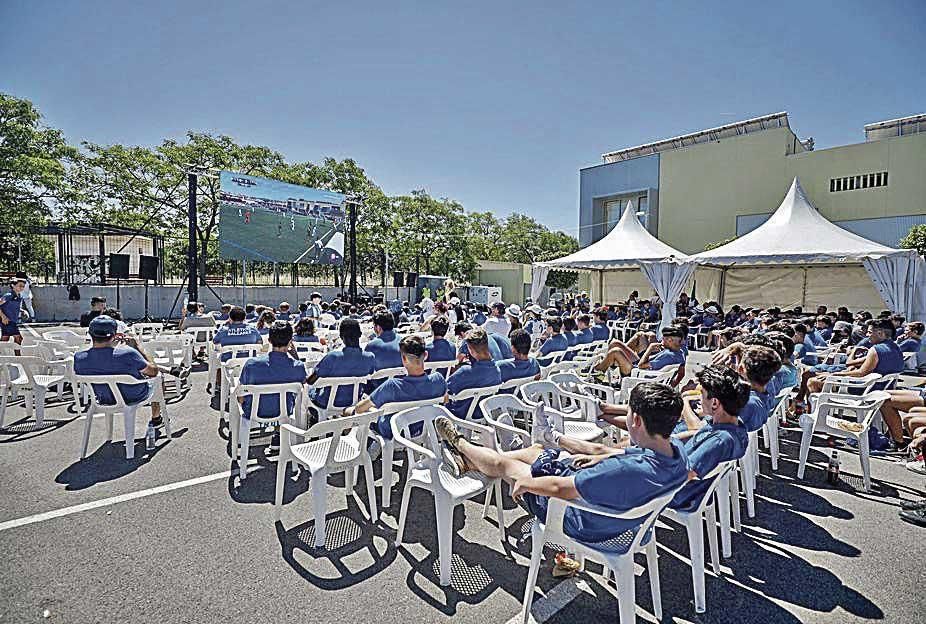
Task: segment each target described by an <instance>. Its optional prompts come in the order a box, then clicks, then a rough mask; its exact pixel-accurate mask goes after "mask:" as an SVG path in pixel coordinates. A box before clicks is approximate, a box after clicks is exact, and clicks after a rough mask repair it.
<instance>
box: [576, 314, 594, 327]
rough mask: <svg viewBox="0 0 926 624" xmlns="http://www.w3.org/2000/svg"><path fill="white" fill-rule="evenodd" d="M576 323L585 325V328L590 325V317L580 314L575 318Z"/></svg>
mask: <svg viewBox="0 0 926 624" xmlns="http://www.w3.org/2000/svg"><path fill="white" fill-rule="evenodd" d="M576 323H585V326H586V327H588V326H589V325H591V324H592V317H590V316H589V315H588V314H580V315H579V316H577V317H576Z"/></svg>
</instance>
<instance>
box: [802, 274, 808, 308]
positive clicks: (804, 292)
mask: <svg viewBox="0 0 926 624" xmlns="http://www.w3.org/2000/svg"><path fill="white" fill-rule="evenodd" d="M803 268H804V283H803V285H801V309H802V310H803V309H804V308H806V307H807V267H803Z"/></svg>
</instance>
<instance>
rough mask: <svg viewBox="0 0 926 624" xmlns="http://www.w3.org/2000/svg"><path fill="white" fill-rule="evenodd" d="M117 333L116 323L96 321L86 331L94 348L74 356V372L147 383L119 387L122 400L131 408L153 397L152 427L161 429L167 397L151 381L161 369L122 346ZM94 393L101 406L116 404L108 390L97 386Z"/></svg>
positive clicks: (105, 319) (103, 317)
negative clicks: (119, 376)
mask: <svg viewBox="0 0 926 624" xmlns="http://www.w3.org/2000/svg"><path fill="white" fill-rule="evenodd" d="M117 329H118V324H117V322H116V320H115V319H113V318H111V317H109V316H106V315H103V314H101V315H99V316H97V317H94V319H93V320H92V321H90V327H89V328H88V330H87V333H88V334H89V335H90V339H91V340H92V342H93V345H92V346H91V347H90V348H89V349H86V350H84V351H78V352H77V353H75V354H74V372H75V373H77V374H78V375H129V376H131V377H134V378H135V379H139V380H143V379H146V380H148V383H145V384H133V385H122V384H119V385H118V388H119V391H120V392H121V393H122V399H123V400H124V401H125V402H126V403H127V404H129V405H134V404H137V403H141V402H143V401H145V400H146V399H148V398H149V397H151V398H152V399H153V400H152V401H151V421H150V423H149V424H151V425H152V426H155V427H160V426H161V425H162V424H163V418H162V416H161V405H162V404H163V403H164V393H163V388H162V385H161V384H159V383H156V382H155V380H154V379H151V378H153V377H157V375H158V372H160V369H159V368H158V366H157V365H156V364H154V363H153V362H151V361H149V360H148V359H146V358H145V356H144V354H142V353H141V352H140V351H139V350H138V349H137V348H135V347H133V346H129V345H127V344H119V342H120V341H121V340H120V338H119V337H118V334H117ZM133 341H134V339H133ZM133 344H135V343H134V342H133ZM93 392H94V394H95V395H96V398H97V401H98V402H99V404H100V405H114V404H115V403H116V398H115V397H114V396H113V394H112V392H111V391H110V389H109V386H104V385H97V384H94V386H93Z"/></svg>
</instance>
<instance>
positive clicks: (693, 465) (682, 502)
mask: <svg viewBox="0 0 926 624" xmlns="http://www.w3.org/2000/svg"><path fill="white" fill-rule="evenodd" d="M748 445H749V433H748V432H747V431H746V426H745V425H744V424H743V423H742V421H740V422H739V423H737V424H735V425H731V424H726V423H719V424H714V423H712V422H708V423H706V424H705V425H704V426H703V427H701V429H699V430H698V432H697V433H695V434H694V435H693V436H692V437H690V438H688V440H687V441H686V442H685V451H686V452H687V453H688V468H689V470H693V471H694V472H695V473H696V474H697V475H698V477H699V478H698V479H695V480H693V481H689V482H688V483H686V484H685V485H684V486H683V487H682V489H681V490H679V491H678V493H677V494H676V495H675V498H673V499H672V502H671V503H669V507H671V508H672V509H678V510H681V511H694V510H695V509H697V507H698V505H700V504H701V500H702V499H703V498H704V493H705V492H707V489H708V488H709V487H710V486H711V484H712V482H713V481H714V480H713V479H704V475H706V474H708V473H709V472H710V471H711V470H713V469H714V468H716V467H717V466H718V465H719V464H720V463H721V462H725V461H731V460H734V459H739V458H741V457H742V456H743V455H745V454H746V447H747V446H748Z"/></svg>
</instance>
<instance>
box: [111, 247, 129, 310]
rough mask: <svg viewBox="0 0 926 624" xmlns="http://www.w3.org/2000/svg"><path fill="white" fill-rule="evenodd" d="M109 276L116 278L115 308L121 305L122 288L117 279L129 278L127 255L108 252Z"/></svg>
mask: <svg viewBox="0 0 926 624" xmlns="http://www.w3.org/2000/svg"><path fill="white" fill-rule="evenodd" d="M109 276H110V277H114V278H116V308H117V309H118V308H121V307H122V301H121V295H122V290H121V286H120V284H119V280H124V279H129V255H128V254H115V253H112V254H109Z"/></svg>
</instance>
